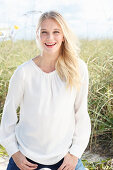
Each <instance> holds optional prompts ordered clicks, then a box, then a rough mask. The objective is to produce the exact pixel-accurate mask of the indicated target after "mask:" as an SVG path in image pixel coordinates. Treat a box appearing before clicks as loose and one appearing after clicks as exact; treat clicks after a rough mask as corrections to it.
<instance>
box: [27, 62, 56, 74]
mask: <svg viewBox="0 0 113 170" xmlns="http://www.w3.org/2000/svg"><path fill="white" fill-rule="evenodd" d="M30 61H31V63H32V64H33V66H34V67H35V68H36V69H37V70H38V71H39V72H40V73H42V74H43V75H46V76H50V75H53V74H56V70H54V71H52V72H49V73H46V72H44V71H43V70H42V69H41V68H40V67H39V66H38V65H37V64H36V63H35V62H34V61H33V59H30Z"/></svg>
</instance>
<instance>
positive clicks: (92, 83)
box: [0, 39, 113, 170]
mask: <svg viewBox="0 0 113 170" xmlns="http://www.w3.org/2000/svg"><path fill="white" fill-rule="evenodd" d="M80 42H81V53H80V57H81V58H82V59H83V60H84V61H85V62H86V63H87V65H88V70H89V77H90V80H89V97H88V111H89V114H90V118H91V122H92V134H91V138H90V142H89V149H90V150H93V151H94V148H96V147H98V146H101V151H100V150H99V152H101V153H103V154H104V155H107V156H108V157H110V158H111V156H113V151H112V149H111V148H113V113H112V110H113V109H112V99H113V94H112V82H113V76H112V65H113V40H107V39H106V40H91V41H90V40H80ZM38 53H39V51H38V49H37V47H36V43H35V41H24V40H21V41H16V42H11V41H5V42H0V119H1V116H2V111H3V106H4V101H5V97H6V94H7V90H8V84H9V79H10V77H11V75H12V74H13V72H14V70H15V69H16V68H17V66H18V65H20V64H21V63H23V62H25V61H27V60H29V59H31V58H33V57H35V56H36V55H38ZM106 150H107V151H106ZM1 153H3V154H5V150H4V148H3V147H1V148H0V154H1ZM105 162H108V164H107V163H105ZM105 162H104V163H103V162H100V163H98V162H97V163H93V164H90V163H88V162H87V161H85V160H84V163H85V165H88V166H89V169H91V167H92V168H93V167H97V170H99V168H100V169H105V168H106V167H107V166H108V167H109V168H110V164H109V161H108V160H105ZM88 166H87V167H88ZM99 166H100V167H99ZM105 166H106V167H105ZM108 167H107V168H106V169H109V168H108ZM95 169H96V168H95ZM91 170H93V169H91Z"/></svg>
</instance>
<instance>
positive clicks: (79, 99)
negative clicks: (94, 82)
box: [0, 59, 91, 165]
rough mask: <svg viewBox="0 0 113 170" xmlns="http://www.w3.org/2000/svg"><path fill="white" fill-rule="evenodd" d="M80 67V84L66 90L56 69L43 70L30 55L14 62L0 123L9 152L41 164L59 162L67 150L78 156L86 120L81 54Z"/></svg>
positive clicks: (86, 78) (85, 137)
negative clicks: (78, 88) (19, 61)
mask: <svg viewBox="0 0 113 170" xmlns="http://www.w3.org/2000/svg"><path fill="white" fill-rule="evenodd" d="M79 69H80V74H81V77H82V86H81V89H80V91H77V90H76V88H73V89H72V91H70V90H69V89H68V90H67V89H66V83H65V82H63V81H62V80H61V79H60V77H59V75H58V73H57V71H56V70H54V71H52V72H50V73H46V72H44V71H42V70H41V69H40V68H39V67H38V66H37V65H36V64H35V63H34V61H33V60H32V59H30V60H28V61H26V62H24V63H23V64H21V65H19V66H18V67H17V69H16V70H15V71H14V74H13V75H12V77H11V79H10V81H9V87H8V93H7V96H6V100H5V104H4V108H3V115H2V120H1V126H0V143H1V145H3V146H4V147H5V148H6V151H7V153H8V154H9V156H12V155H13V154H14V153H16V152H17V151H20V152H21V153H23V154H24V155H25V156H26V157H28V158H29V159H31V160H33V161H35V162H38V163H40V164H45V165H52V164H55V163H57V162H59V161H60V160H61V159H62V158H63V157H64V156H65V155H66V154H67V153H68V152H69V153H71V154H73V155H75V156H76V157H78V158H80V157H81V156H82V154H83V152H84V150H85V149H86V147H87V145H88V142H89V138H90V133H91V122H90V117H89V114H88V111H87V109H88V108H87V97H88V84H89V76H88V69H87V65H86V63H85V62H84V61H83V60H81V59H79ZM18 106H20V116H19V121H18V118H17V111H16V110H17V108H18Z"/></svg>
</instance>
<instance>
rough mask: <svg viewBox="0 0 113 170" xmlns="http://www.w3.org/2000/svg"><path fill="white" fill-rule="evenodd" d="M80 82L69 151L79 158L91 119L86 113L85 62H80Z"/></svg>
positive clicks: (87, 79)
mask: <svg viewBox="0 0 113 170" xmlns="http://www.w3.org/2000/svg"><path fill="white" fill-rule="evenodd" d="M80 71H81V76H82V84H81V88H80V91H78V92H77V95H76V99H75V103H74V110H75V131H74V135H73V140H72V145H71V147H70V150H69V153H71V154H72V155H74V156H76V157H78V158H80V157H81V156H82V154H83V152H84V150H85V149H86V147H87V145H88V142H89V138H90V133H91V121H90V117H89V114H88V107H87V98H88V85H89V75H88V69H87V65H86V63H84V62H82V65H81V68H80Z"/></svg>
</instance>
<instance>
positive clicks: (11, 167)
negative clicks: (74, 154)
mask: <svg viewBox="0 0 113 170" xmlns="http://www.w3.org/2000/svg"><path fill="white" fill-rule="evenodd" d="M26 159H27V160H28V161H29V162H31V163H36V162H34V161H32V160H31V159H29V158H27V157H26ZM63 160H64V158H63V159H61V160H60V161H59V162H58V163H56V164H53V165H42V164H40V163H37V164H38V167H37V169H36V170H39V169H41V168H50V169H51V170H57V169H58V168H59V167H60V166H61V164H62V163H63ZM7 170H19V168H18V167H17V166H16V164H15V162H14V161H13V158H12V157H11V158H10V159H9V163H8V166H7ZM75 170H85V167H84V166H83V164H82V161H81V159H79V160H78V164H77V166H76V168H75Z"/></svg>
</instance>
